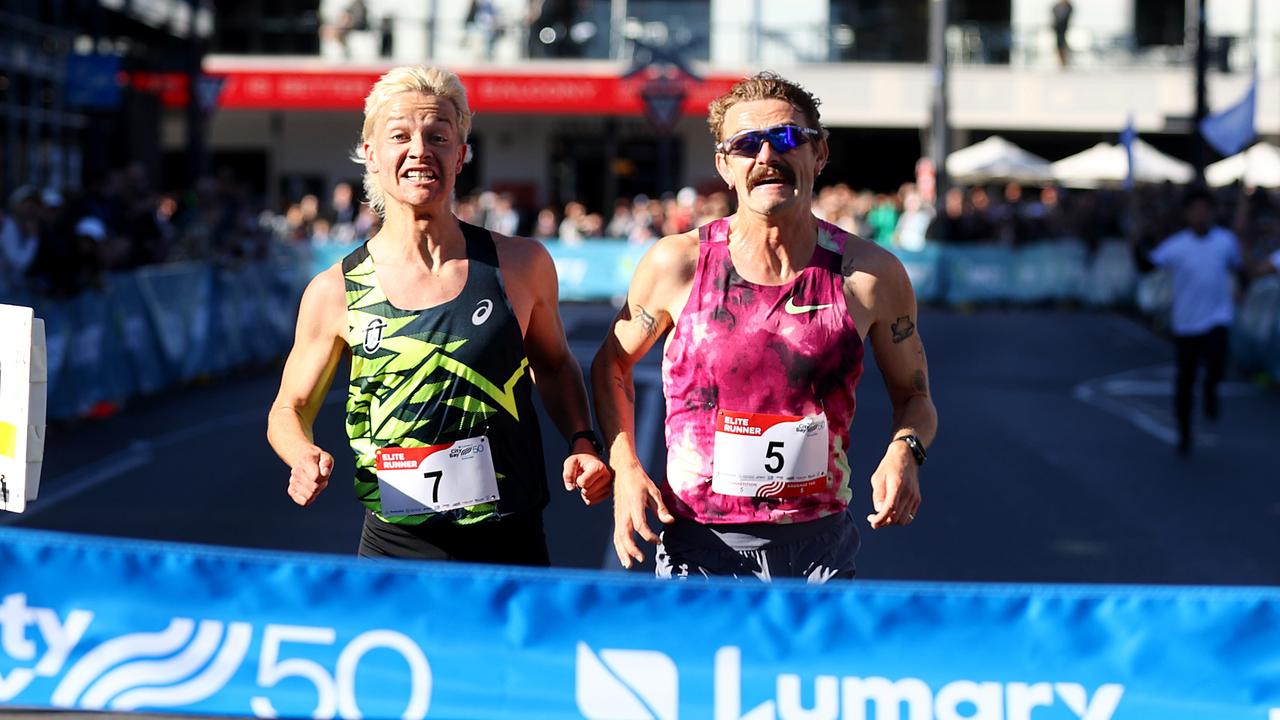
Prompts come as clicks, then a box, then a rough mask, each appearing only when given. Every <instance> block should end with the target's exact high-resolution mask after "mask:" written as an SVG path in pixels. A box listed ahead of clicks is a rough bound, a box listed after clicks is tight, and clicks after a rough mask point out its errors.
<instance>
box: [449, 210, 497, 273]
mask: <svg viewBox="0 0 1280 720" xmlns="http://www.w3.org/2000/svg"><path fill="white" fill-rule="evenodd" d="M458 225H459V226H461V227H462V236H463V238H465V239H466V241H467V260H468V261H470V262H476V263H480V264H482V265H488V266H490V267H492V268H494V269H497V267H498V246H497V244H496V243H494V241H493V233H491V232H489V231H488V230H486V229H484V228H482V227H477V226H475V225H472V224H470V223H464V222H459V223H458Z"/></svg>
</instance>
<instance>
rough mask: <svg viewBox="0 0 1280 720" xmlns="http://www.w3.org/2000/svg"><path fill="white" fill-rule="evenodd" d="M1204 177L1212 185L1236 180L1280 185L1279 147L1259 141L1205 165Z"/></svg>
mask: <svg viewBox="0 0 1280 720" xmlns="http://www.w3.org/2000/svg"><path fill="white" fill-rule="evenodd" d="M1204 179H1205V181H1206V182H1208V183H1209V184H1210V185H1213V186H1214V187H1221V186H1223V185H1230V184H1231V183H1233V182H1235V181H1237V180H1244V184H1245V185H1249V186H1251V187H1280V148H1278V147H1276V146H1275V145H1272V144H1271V143H1265V142H1260V143H1258V144H1256V145H1254V146H1253V147H1251V148H1249V149H1248V150H1245V151H1244V152H1241V153H1236V154H1235V155H1232V156H1231V157H1229V158H1224V159H1222V160H1219V161H1218V162H1216V163H1213V164H1212V165H1210V166H1208V167H1206V168H1205V169H1204Z"/></svg>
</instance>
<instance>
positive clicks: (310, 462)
mask: <svg viewBox="0 0 1280 720" xmlns="http://www.w3.org/2000/svg"><path fill="white" fill-rule="evenodd" d="M331 474H333V456H332V455H330V454H329V453H327V452H325V451H323V450H321V449H320V448H318V447H316V446H315V445H312V446H311V447H310V448H308V449H307V451H306V452H305V453H303V455H302V458H301V459H300V460H298V461H297V462H296V463H295V464H294V465H293V468H292V470H290V472H289V497H291V498H293V501H294V502H296V503H298V504H299V505H301V506H303V507H306V506H308V505H310V504H311V503H312V501H314V500H315V499H316V497H317V496H319V495H320V491H321V490H324V489H325V488H326V487H328V486H329V476H330V475H331Z"/></svg>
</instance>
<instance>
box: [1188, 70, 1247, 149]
mask: <svg viewBox="0 0 1280 720" xmlns="http://www.w3.org/2000/svg"><path fill="white" fill-rule="evenodd" d="M1257 97H1258V75H1257V73H1254V76H1253V82H1251V83H1249V90H1248V91H1247V92H1245V94H1244V97H1242V98H1240V101H1239V102H1237V103H1236V104H1235V105H1232V106H1231V107H1229V108H1227V109H1226V110H1223V111H1222V112H1220V113H1215V114H1213V115H1210V116H1208V117H1206V118H1205V119H1204V120H1201V121H1200V134H1201V135H1203V136H1204V139H1205V140H1207V141H1208V142H1209V144H1210V145H1212V146H1213V148H1214V149H1215V150H1217V151H1218V152H1219V153H1221V154H1223V155H1235V154H1236V153H1238V152H1240V151H1241V150H1243V149H1245V148H1246V147H1248V145H1249V143H1251V142H1253V139H1254V138H1255V137H1256V136H1257V133H1256V132H1255V130H1254V126H1253V116H1254V110H1255V109H1256V106H1257Z"/></svg>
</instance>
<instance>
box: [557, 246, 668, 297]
mask: <svg viewBox="0 0 1280 720" xmlns="http://www.w3.org/2000/svg"><path fill="white" fill-rule="evenodd" d="M652 245H653V243H644V244H634V243H628V242H626V241H625V240H603V239H590V240H585V241H583V242H582V243H575V244H567V243H563V242H560V241H554V240H553V241H550V242H547V243H546V246H547V250H548V252H550V253H551V258H552V259H553V260H554V261H555V264H556V275H557V276H558V277H559V280H560V299H561V300H570V301H573V300H601V299H610V298H616V297H623V296H625V295H626V294H627V287H628V286H629V285H630V284H631V277H632V276H633V275H634V274H635V271H636V266H638V265H639V264H640V258H642V257H644V254H645V252H647V251H648V250H649V248H650V247H651V246H652Z"/></svg>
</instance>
